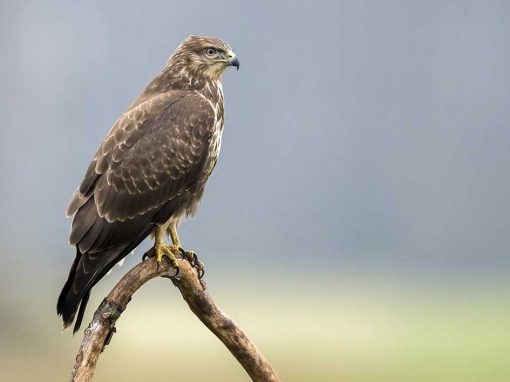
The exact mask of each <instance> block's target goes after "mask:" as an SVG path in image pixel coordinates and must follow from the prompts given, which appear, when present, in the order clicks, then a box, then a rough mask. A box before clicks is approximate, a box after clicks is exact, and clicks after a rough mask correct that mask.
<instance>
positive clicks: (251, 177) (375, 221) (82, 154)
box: [0, 0, 510, 281]
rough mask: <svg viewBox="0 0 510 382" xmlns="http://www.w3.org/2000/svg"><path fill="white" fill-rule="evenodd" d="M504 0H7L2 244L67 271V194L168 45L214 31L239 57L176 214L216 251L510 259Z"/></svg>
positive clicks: (201, 244) (428, 261) (224, 255)
mask: <svg viewBox="0 0 510 382" xmlns="http://www.w3.org/2000/svg"><path fill="white" fill-rule="evenodd" d="M136 4H138V5H136ZM142 4H143V5H142ZM508 4H509V3H508V2H505V1H499V2H498V1H469V2H466V1H421V2H416V1H386V2H378V1H371V2H370V1H331V2H316V1H310V2H242V1H222V0H216V1H209V2H201V3H198V2H192V1H186V2H181V3H180V4H174V2H163V1H161V2H143V3H141V2H139V3H138V2H129V1H119V2H101V1H87V2H84V1H81V2H69V1H61V2H52V1H33V2H30V1H23V2H15V1H11V2H6V1H2V3H1V5H0V7H1V8H0V32H1V33H0V44H1V52H2V59H1V60H0V85H1V89H2V91H1V92H0V97H1V100H0V105H1V106H0V129H1V130H0V134H1V135H0V139H1V142H0V144H1V150H0V155H1V158H0V170H1V171H0V172H1V174H2V181H1V188H0V203H1V204H0V213H1V216H2V221H3V224H2V229H1V230H0V251H1V252H2V261H7V262H9V263H17V264H18V265H19V264H22V262H23V261H28V259H30V261H31V264H35V265H36V266H41V267H42V266H45V265H44V264H47V265H49V266H51V267H52V268H54V270H55V271H54V272H55V275H59V277H61V278H62V281H63V279H64V278H65V276H66V274H67V270H68V267H69V265H70V262H71V261H72V258H73V256H74V254H73V250H72V249H71V248H69V247H68V245H67V238H68V233H69V226H70V221H69V220H66V219H65V218H64V210H65V208H66V206H67V203H68V201H69V199H70V197H71V195H72V193H73V191H74V189H75V188H76V187H77V185H78V184H79V182H80V180H81V178H82V176H83V174H84V171H85V169H86V167H87V165H88V163H89V161H90V159H91V157H92V155H93V154H94V153H95V151H96V149H97V147H98V146H99V144H100V143H101V141H102V139H103V138H104V136H105V134H106V133H107V131H108V130H109V129H110V127H111V125H112V123H113V122H114V121H115V120H116V118H117V117H118V116H119V114H120V113H121V112H122V110H123V109H125V107H126V106H127V105H129V104H130V103H131V101H132V100H133V99H134V98H135V97H136V95H137V94H138V92H139V91H140V90H142V89H143V87H144V86H145V85H146V84H147V83H148V82H149V81H150V80H151V79H152V78H153V76H155V75H156V74H157V73H158V71H159V70H160V69H161V68H162V67H163V66H164V64H165V62H166V60H167V58H168V56H169V55H170V54H171V53H172V51H173V50H174V49H175V47H176V46H177V45H178V44H179V43H180V42H181V41H182V40H183V39H184V38H185V37H186V36H187V35H190V34H207V35H213V36H217V37H220V38H223V39H225V40H227V41H228V42H229V43H230V44H231V46H232V47H233V49H234V51H235V52H236V53H237V54H238V56H239V58H240V61H241V68H240V70H239V71H238V72H235V71H229V72H227V73H226V74H225V76H224V91H225V98H226V122H225V132H224V136H223V145H222V152H221V156H220V160H219V162H218V165H217V167H216V170H215V172H214V173H213V175H212V178H211V179H210V181H209V184H208V187H207V189H206V193H205V197H204V199H203V201H202V205H201V207H200V209H199V212H198V215H197V217H196V218H195V219H193V220H192V221H189V222H186V223H184V224H183V225H182V227H181V236H182V239H183V242H184V246H185V247H186V248H189V249H194V250H196V251H197V252H198V253H199V255H200V254H201V256H202V258H203V260H204V261H205V262H206V264H207V262H209V263H213V262H215V261H218V262H228V261H231V262H234V263H236V264H245V263H248V264H249V263H257V262H259V261H268V260H269V259H275V260H276V261H277V263H278V264H280V265H281V266H282V267H286V266H293V267H302V268H303V269H306V266H307V263H309V262H310V261H311V259H313V258H318V257H321V258H322V261H323V262H324V263H326V264H329V265H330V266H331V267H333V268H336V267H338V268H341V267H342V266H343V265H344V264H362V265H363V266H364V265H367V266H368V265H370V266H371V267H375V268H376V269H381V270H385V269H390V270H395V269H397V270H398V269H401V268H402V269H404V268H405V269H410V270H412V271H416V272H419V271H423V270H425V272H442V271H444V270H445V269H447V270H448V272H452V273H455V272H465V271H468V272H473V273H476V272H478V271H479V270H484V271H489V272H493V271H496V270H497V271H502V270H503V271H508V266H509V265H510V262H509V261H508V248H509V246H510V235H509V223H510V221H509V220H510V219H509V214H510V207H509V203H508V197H509V195H510V180H509V165H510V150H509V149H510V126H509V121H510V107H509V105H510V23H509V14H510V6H509V5H508ZM21 243H22V244H23V250H20V249H19V246H20V244H21ZM145 245H147V244H145ZM17 248H18V249H17ZM29 253H37V257H35V258H34V257H32V258H31V257H28V256H27V257H26V258H25V260H23V258H22V254H29ZM137 259H138V257H137ZM329 265H328V266H329ZM34 277H43V276H34Z"/></svg>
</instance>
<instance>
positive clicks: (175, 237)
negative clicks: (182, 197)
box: [170, 222, 204, 278]
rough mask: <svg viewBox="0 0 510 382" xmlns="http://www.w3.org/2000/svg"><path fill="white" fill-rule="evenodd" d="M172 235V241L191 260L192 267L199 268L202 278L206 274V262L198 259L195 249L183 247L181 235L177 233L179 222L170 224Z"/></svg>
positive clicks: (198, 271) (199, 275) (199, 274)
mask: <svg viewBox="0 0 510 382" xmlns="http://www.w3.org/2000/svg"><path fill="white" fill-rule="evenodd" d="M170 237H171V239H172V243H174V247H176V248H178V249H179V251H180V253H181V255H182V257H183V258H185V259H186V260H188V261H189V263H190V264H191V266H192V267H195V268H196V269H197V273H198V277H199V278H202V277H203V276H204V264H202V262H201V261H199V260H198V257H197V254H196V253H195V252H193V251H185V250H184V249H182V247H181V241H180V240H179V235H177V223H175V222H174V223H171V225H170Z"/></svg>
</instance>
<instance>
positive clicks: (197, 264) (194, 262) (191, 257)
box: [179, 247, 205, 279]
mask: <svg viewBox="0 0 510 382" xmlns="http://www.w3.org/2000/svg"><path fill="white" fill-rule="evenodd" d="M179 249H180V253H181V255H182V258H183V259H186V260H188V261H189V263H190V264H191V266H192V267H193V268H195V269H196V270H197V274H198V278H199V279H201V278H202V277H204V273H205V271H204V264H203V263H202V262H201V261H199V260H198V257H197V254H196V253H195V252H193V251H185V250H184V249H182V248H180V247H179Z"/></svg>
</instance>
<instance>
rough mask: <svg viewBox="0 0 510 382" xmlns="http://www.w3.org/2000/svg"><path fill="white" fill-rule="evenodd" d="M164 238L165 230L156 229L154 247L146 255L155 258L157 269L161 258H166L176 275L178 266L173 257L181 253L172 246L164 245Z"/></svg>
mask: <svg viewBox="0 0 510 382" xmlns="http://www.w3.org/2000/svg"><path fill="white" fill-rule="evenodd" d="M164 237H165V229H164V228H162V227H159V226H158V227H157V228H156V232H155V234H154V238H155V239H154V247H152V248H151V249H150V250H149V251H148V252H147V255H148V256H149V257H152V256H156V261H157V262H158V269H159V264H160V263H161V259H162V258H163V256H166V257H167V258H168V259H169V260H170V264H171V265H172V267H173V268H175V269H177V273H178V272H179V264H178V263H177V259H176V258H175V255H177V254H179V253H181V252H180V250H179V249H178V248H177V247H175V246H174V245H169V244H165V242H164Z"/></svg>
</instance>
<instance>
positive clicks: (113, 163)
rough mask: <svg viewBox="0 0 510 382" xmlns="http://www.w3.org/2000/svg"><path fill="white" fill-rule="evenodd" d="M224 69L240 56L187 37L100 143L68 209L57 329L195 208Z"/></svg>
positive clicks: (217, 139) (216, 123)
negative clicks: (70, 253)
mask: <svg viewBox="0 0 510 382" xmlns="http://www.w3.org/2000/svg"><path fill="white" fill-rule="evenodd" d="M228 66H237V67H239V61H238V59H237V57H236V56H235V55H234V54H233V52H232V50H231V48H230V46H229V45H228V44H227V43H225V42H223V41H221V40H219V39H216V38H211V37H201V36H190V37H188V38H187V39H186V40H185V41H184V42H183V43H182V44H181V45H180V46H179V47H178V48H177V49H176V51H175V52H174V54H173V55H172V56H171V57H170V59H169V60H168V63H167V65H166V66H165V68H164V69H163V70H162V71H161V73H159V74H158V75H157V76H156V78H154V79H153V80H152V81H151V82H150V83H149V85H148V86H147V87H146V89H145V90H144V91H143V92H142V93H141V94H140V95H139V96H138V98H137V99H136V100H135V101H134V102H133V104H132V105H131V106H130V107H129V108H128V109H127V110H126V111H125V112H124V113H123V114H122V115H121V116H120V118H119V119H118V120H117V121H116V122H115V124H114V125H113V127H112V129H111V130H110V132H109V134H108V135H107V137H106V138H105V140H104V142H103V143H102V144H101V146H100V147H99V150H98V151H97V153H96V155H95V156H94V158H93V159H92V162H91V163H90V165H89V167H88V170H87V172H86V174H85V177H84V179H83V181H82V182H81V184H80V186H79V187H78V189H77V190H76V192H75V193H74V196H73V198H72V200H71V202H70V204H69V207H68V210H67V215H68V216H73V215H74V218H73V223H72V229H71V235H70V239H69V241H70V243H71V245H73V246H75V247H76V257H75V259H74V262H73V264H72V266H71V270H70V273H69V277H68V280H67V282H66V283H65V285H64V287H63V289H62V292H61V294H60V296H59V298H58V303H57V312H58V314H59V315H61V316H62V318H63V321H64V327H68V326H70V325H71V324H72V323H73V321H74V319H75V317H76V313H77V312H78V315H77V318H76V323H75V327H74V332H76V331H77V330H78V329H79V327H80V324H81V321H82V318H83V313H84V311H85V306H86V304H87V300H88V298H89V295H90V289H91V288H92V287H93V286H94V285H95V284H96V283H97V282H98V281H99V280H100V279H101V278H102V277H103V276H104V275H105V274H106V273H107V272H108V271H109V270H110V269H111V268H112V267H113V266H114V265H115V264H116V263H117V262H118V261H119V260H121V259H122V258H123V257H125V256H126V255H128V254H129V253H130V252H131V251H132V250H133V249H134V248H136V247H137V246H138V244H140V242H141V241H142V240H144V239H145V238H146V237H147V236H148V235H149V234H151V233H152V232H153V231H155V229H156V228H157V227H160V226H165V225H167V224H169V223H172V224H178V223H179V222H180V221H181V220H182V219H183V218H185V217H186V216H190V215H192V214H194V213H195V211H196V208H197V205H198V203H199V201H200V198H201V196H202V194H203V192H204V187H205V183H206V181H207V179H208V177H209V175H210V174H211V172H212V170H213V168H214V166H215V164H216V160H217V157H218V154H219V150H220V144H221V134H222V132H223V91H222V87H221V75H222V73H223V71H224V70H225V69H226V68H227V67H228ZM78 309H79V311H78Z"/></svg>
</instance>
